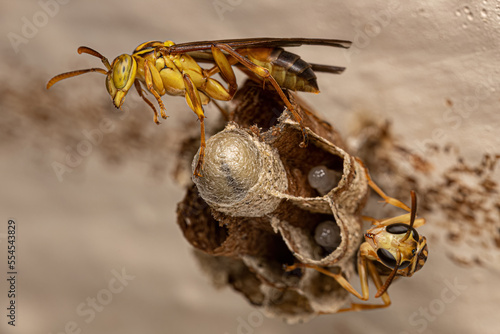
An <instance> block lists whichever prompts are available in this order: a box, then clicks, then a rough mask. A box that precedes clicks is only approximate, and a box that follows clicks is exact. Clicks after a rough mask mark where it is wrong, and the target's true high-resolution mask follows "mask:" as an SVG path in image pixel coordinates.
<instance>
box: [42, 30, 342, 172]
mask: <svg viewBox="0 0 500 334" xmlns="http://www.w3.org/2000/svg"><path fill="white" fill-rule="evenodd" d="M306 44H307V45H322V46H332V47H340V48H348V47H349V46H350V45H351V42H349V41H344V40H334V39H313V38H249V39H233V40H216V41H203V42H191V43H183V44H174V43H173V42H171V41H166V42H159V41H150V42H146V43H143V44H141V45H139V46H138V47H137V48H136V49H135V50H134V51H133V52H132V54H131V55H128V54H122V55H120V56H118V57H117V58H115V60H113V62H112V63H110V62H109V61H108V59H106V58H105V57H104V56H102V55H101V54H100V53H99V52H97V51H95V50H93V49H91V48H88V47H85V46H82V47H80V48H78V53H79V54H82V53H87V54H90V55H92V56H95V57H97V58H99V59H101V61H102V63H103V64H104V66H105V67H106V69H102V68H89V69H84V70H77V71H72V72H67V73H62V74H59V75H57V76H55V77H53V78H52V79H50V81H49V82H48V83H47V89H49V88H50V87H51V86H52V85H54V84H55V83H56V82H58V81H60V80H63V79H67V78H70V77H74V76H77V75H81V74H84V73H89V72H98V73H102V74H105V75H106V76H107V77H106V88H107V90H108V93H109V94H110V95H111V98H112V99H113V104H114V105H115V107H116V108H120V107H121V106H122V105H123V102H124V99H125V96H126V95H127V92H128V91H129V89H130V88H131V87H132V85H134V86H135V88H136V90H137V92H138V93H139V95H140V96H141V98H142V99H143V100H144V101H145V102H146V103H147V104H148V105H149V106H150V107H151V109H153V112H154V121H155V122H156V123H159V121H158V112H157V110H156V108H155V107H154V105H153V103H152V102H151V101H149V100H148V99H147V98H146V96H145V90H144V89H143V88H142V85H144V86H145V87H146V90H147V91H149V92H150V93H151V94H153V96H154V97H155V99H156V101H157V102H158V105H159V107H160V114H161V117H162V118H167V115H166V110H165V106H164V104H163V102H162V100H161V96H162V95H164V94H169V95H178V96H184V97H185V98H186V102H187V104H188V105H189V107H190V108H191V109H192V110H193V111H194V112H195V113H196V115H197V116H198V119H199V121H200V127H201V145H200V154H199V159H198V163H197V165H196V168H195V172H194V174H195V175H197V176H201V174H200V172H201V169H202V165H203V158H204V152H205V126H204V118H205V114H204V112H203V107H202V105H203V104H207V103H208V102H209V101H210V99H215V100H221V101H229V100H231V99H232V98H233V96H234V94H235V93H236V91H237V89H238V86H237V83H236V76H235V74H234V72H233V68H232V66H238V67H239V68H240V69H241V70H243V71H244V72H245V73H246V74H248V75H250V76H251V77H253V78H256V79H259V80H261V81H263V82H264V84H265V82H266V81H268V82H269V83H270V84H271V86H272V87H273V88H274V89H275V90H276V92H277V93H278V94H279V96H280V97H281V98H282V99H283V102H284V103H285V106H286V108H287V109H288V110H289V111H290V112H291V113H292V115H293V117H294V119H295V120H296V121H297V122H298V123H299V124H300V126H301V128H302V130H303V136H304V141H303V143H302V144H301V146H305V145H306V139H307V138H306V135H305V131H304V126H303V125H302V118H301V116H300V115H299V114H298V113H297V112H296V111H295V109H294V108H293V106H292V105H291V103H290V101H289V100H288V98H287V97H286V96H285V94H284V92H283V89H290V90H296V91H305V92H314V93H318V92H319V89H318V85H317V82H316V75H315V73H314V72H315V71H317V72H328V73H337V74H338V73H342V72H343V71H344V69H345V68H343V67H338V66H329V65H318V64H310V63H307V62H305V61H304V60H302V59H301V58H300V57H299V56H298V55H295V54H293V53H290V52H287V51H285V50H283V49H282V47H295V46H301V45H306ZM198 62H200V63H201V62H208V63H212V64H213V67H211V68H209V69H204V68H201V67H200V65H199V64H198ZM216 73H220V75H221V77H222V79H223V80H224V81H225V82H226V83H227V85H228V88H227V89H226V88H225V87H224V86H223V85H222V84H221V83H220V82H219V81H217V80H215V79H213V78H212V76H214V75H215V74H216Z"/></svg>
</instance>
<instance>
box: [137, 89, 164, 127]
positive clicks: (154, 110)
mask: <svg viewBox="0 0 500 334" xmlns="http://www.w3.org/2000/svg"><path fill="white" fill-rule="evenodd" d="M134 85H135V89H136V90H137V93H139V96H140V97H141V98H142V99H143V100H144V102H146V103H147V104H148V105H149V106H150V107H151V109H153V112H154V121H155V123H156V124H160V121H159V120H158V111H156V108H155V106H154V105H153V102H151V101H149V100H148V99H147V98H146V96H144V90H143V89H142V87H141V82H140V81H139V80H135V81H134Z"/></svg>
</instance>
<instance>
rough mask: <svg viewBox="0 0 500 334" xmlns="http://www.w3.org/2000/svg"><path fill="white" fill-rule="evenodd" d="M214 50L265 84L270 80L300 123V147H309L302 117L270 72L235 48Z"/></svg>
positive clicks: (215, 46) (217, 47)
mask: <svg viewBox="0 0 500 334" xmlns="http://www.w3.org/2000/svg"><path fill="white" fill-rule="evenodd" d="M213 48H216V49H219V50H222V51H226V52H227V53H228V54H229V55H231V56H232V57H234V58H235V59H236V60H237V61H238V62H239V63H241V64H242V65H243V66H245V67H246V68H248V70H250V71H251V72H253V73H255V74H256V75H258V76H260V77H261V78H262V79H264V82H265V81H266V80H269V82H270V83H271V85H272V86H273V87H274V89H275V90H276V92H277V93H278V95H279V96H280V97H281V99H282V100H283V102H284V103H285V106H286V107H287V109H288V110H289V111H290V112H291V113H292V115H293V117H294V118H295V121H296V122H297V123H299V125H300V128H301V129H302V135H303V141H302V143H300V146H301V147H305V146H307V133H306V131H305V128H304V125H303V124H302V117H301V116H300V115H299V114H298V113H297V111H296V110H295V108H294V107H293V106H292V104H291V103H290V101H289V100H288V98H287V97H286V95H285V93H284V92H283V89H281V86H280V85H279V84H278V82H277V81H276V80H275V79H274V78H273V76H272V75H271V73H269V70H268V69H267V68H264V67H262V66H259V65H256V64H254V63H252V62H251V61H250V60H248V59H247V58H245V57H244V56H242V55H240V54H239V53H238V52H236V51H235V50H234V49H233V48H231V47H230V46H229V45H227V44H222V43H217V44H214V45H213ZM213 48H212V49H213ZM231 71H232V70H231Z"/></svg>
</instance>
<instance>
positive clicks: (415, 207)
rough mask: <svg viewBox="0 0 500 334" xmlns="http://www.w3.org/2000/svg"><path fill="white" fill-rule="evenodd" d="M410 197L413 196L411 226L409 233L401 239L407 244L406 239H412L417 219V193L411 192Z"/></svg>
mask: <svg viewBox="0 0 500 334" xmlns="http://www.w3.org/2000/svg"><path fill="white" fill-rule="evenodd" d="M410 195H411V211H410V214H411V216H410V226H409V227H408V231H406V234H405V236H404V237H403V239H401V242H405V241H406V239H408V238H409V237H410V234H411V228H412V227H413V224H414V223H415V217H416V216H417V195H415V192H414V191H413V190H412V191H411V192H410Z"/></svg>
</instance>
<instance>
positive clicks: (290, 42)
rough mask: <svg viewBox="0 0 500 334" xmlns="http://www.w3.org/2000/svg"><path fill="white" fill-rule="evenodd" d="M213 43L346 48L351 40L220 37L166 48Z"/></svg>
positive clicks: (184, 48)
mask: <svg viewBox="0 0 500 334" xmlns="http://www.w3.org/2000/svg"><path fill="white" fill-rule="evenodd" d="M214 44H226V45H228V46H230V47H231V48H233V49H239V48H274V47H296V46H301V45H321V46H331V47H337V48H343V49H348V48H349V47H350V46H351V44H352V42H350V41H346V40H341V39H322V38H267V37H263V38H242V39H221V40H215V41H200V42H189V43H181V44H175V45H172V46H171V47H169V48H168V52H170V53H188V52H192V51H201V50H210V49H211V47H212V45H214Z"/></svg>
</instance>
